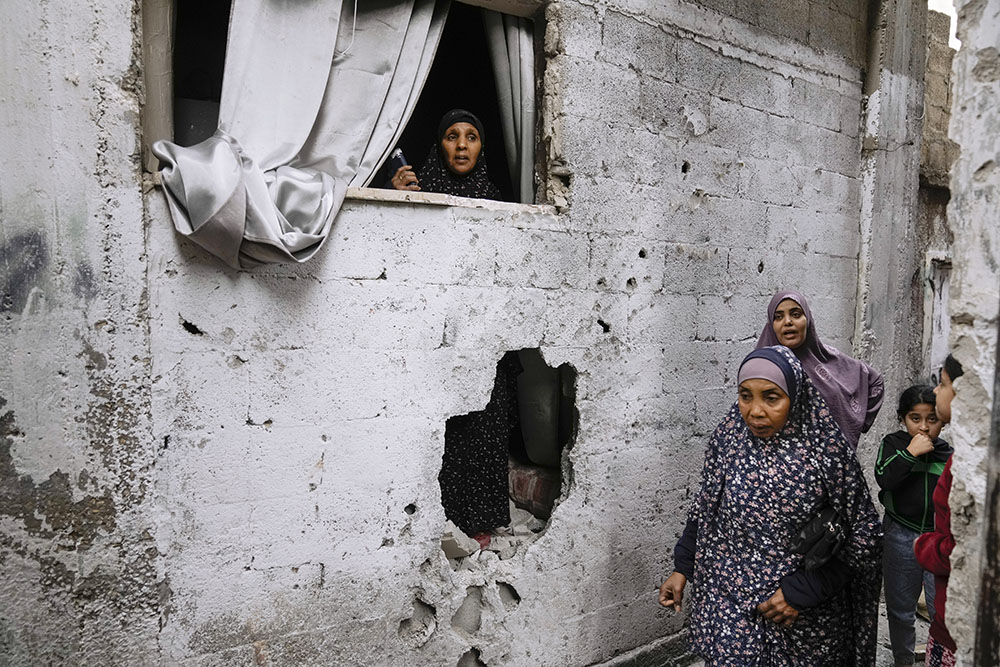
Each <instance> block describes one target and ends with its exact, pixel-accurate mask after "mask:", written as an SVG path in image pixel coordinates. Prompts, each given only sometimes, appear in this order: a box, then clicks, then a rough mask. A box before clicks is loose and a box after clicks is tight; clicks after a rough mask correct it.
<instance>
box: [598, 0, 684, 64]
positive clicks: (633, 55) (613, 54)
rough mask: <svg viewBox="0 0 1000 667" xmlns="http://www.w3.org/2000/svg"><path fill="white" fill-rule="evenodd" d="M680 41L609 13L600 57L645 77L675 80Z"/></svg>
mask: <svg viewBox="0 0 1000 667" xmlns="http://www.w3.org/2000/svg"><path fill="white" fill-rule="evenodd" d="M676 43H677V38H676V37H674V36H673V35H671V34H668V33H667V32H666V31H664V30H663V29H662V28H661V27H660V26H658V25H655V24H652V23H649V22H646V21H642V20H640V19H638V18H636V17H633V16H627V15H625V14H622V13H619V12H617V11H614V10H611V9H609V10H608V11H607V12H606V13H605V15H604V23H603V33H602V45H601V52H600V57H601V58H602V59H603V60H605V61H607V62H609V63H614V64H615V65H618V66H620V67H628V68H631V69H635V70H636V71H638V72H639V73H640V75H641V76H643V77H652V78H654V79H660V80H664V81H673V80H674V79H675V78H676V69H677V54H676Z"/></svg>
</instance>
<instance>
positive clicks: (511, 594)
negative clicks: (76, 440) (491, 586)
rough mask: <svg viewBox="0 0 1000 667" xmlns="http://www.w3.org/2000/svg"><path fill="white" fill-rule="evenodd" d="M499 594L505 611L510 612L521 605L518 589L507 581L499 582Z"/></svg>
mask: <svg viewBox="0 0 1000 667" xmlns="http://www.w3.org/2000/svg"><path fill="white" fill-rule="evenodd" d="M497 592H499V594H500V601H501V602H502V603H503V606H504V609H506V610H507V611H510V610H511V609H513V608H514V607H516V606H517V605H519V604H521V595H520V594H519V593H518V592H517V589H515V588H514V587H513V586H511V585H510V584H508V583H507V582H506V581H498V582H497Z"/></svg>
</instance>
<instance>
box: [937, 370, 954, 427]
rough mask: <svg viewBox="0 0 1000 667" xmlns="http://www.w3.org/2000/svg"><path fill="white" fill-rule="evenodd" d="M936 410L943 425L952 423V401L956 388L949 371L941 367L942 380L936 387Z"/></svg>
mask: <svg viewBox="0 0 1000 667" xmlns="http://www.w3.org/2000/svg"><path fill="white" fill-rule="evenodd" d="M934 396H935V399H934V411H935V412H936V413H937V416H938V420H939V421H940V422H941V424H942V425H944V424H950V423H951V401H952V399H953V398H955V388H954V387H953V386H952V384H951V378H950V377H949V376H948V371H946V370H945V369H943V368H942V369H941V381H940V382H938V385H937V386H936V387H934Z"/></svg>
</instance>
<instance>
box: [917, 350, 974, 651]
mask: <svg viewBox="0 0 1000 667" xmlns="http://www.w3.org/2000/svg"><path fill="white" fill-rule="evenodd" d="M963 373H964V370H963V369H962V364H960V363H958V361H957V360H956V359H955V358H954V357H953V356H951V355H950V354H949V355H948V358H947V359H945V361H944V368H942V369H941V381H940V382H939V383H938V386H937V387H935V388H934V393H935V394H936V401H935V411H936V412H937V416H938V418H939V419H940V420H941V421H942V422H944V423H945V424H947V423H949V422H951V401H952V399H953V398H955V389H954V388H953V387H952V384H951V383H952V381H954V380H957V379H958V378H959V377H961V376H962V374H963ZM950 493H951V459H948V463H947V464H945V467H944V471H943V472H942V473H941V477H940V478H939V479H938V483H937V486H935V487H934V497H933V500H934V530H933V532H930V533H924V534H923V535H921V536H920V537H918V538H917V539H916V541H915V542H914V543H913V550H914V552H915V554H916V556H917V562H918V563H920V566H921V567H922V568H924V569H925V570H927V571H929V572H933V573H934V584H935V585H934V588H935V593H934V620H933V621H932V622H931V629H930V633H929V634H928V637H927V658H926V665H927V667H953V666H954V665H955V651H956V650H957V648H958V647H957V646H956V645H955V640H954V639H952V637H951V633H949V632H948V626H947V625H945V619H944V612H945V599H946V597H947V591H948V575H949V574H950V573H951V551H952V549H954V548H955V538H954V536H952V534H951V509H950V508H949V507H948V496H949V494H950Z"/></svg>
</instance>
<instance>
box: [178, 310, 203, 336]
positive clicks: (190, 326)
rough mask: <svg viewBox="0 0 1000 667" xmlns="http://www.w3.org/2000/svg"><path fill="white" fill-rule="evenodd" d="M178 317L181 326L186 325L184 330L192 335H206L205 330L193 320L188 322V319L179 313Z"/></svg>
mask: <svg viewBox="0 0 1000 667" xmlns="http://www.w3.org/2000/svg"><path fill="white" fill-rule="evenodd" d="M178 317H180V320H181V326H182V327H184V330H185V331H187V332H188V333H189V334H191V335H192V336H204V335H205V332H204V331H202V330H201V329H199V328H198V326H197V325H195V324H194V323H193V322H188V321H187V320H185V319H184V318H183V317H181V316H179V315H178Z"/></svg>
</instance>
